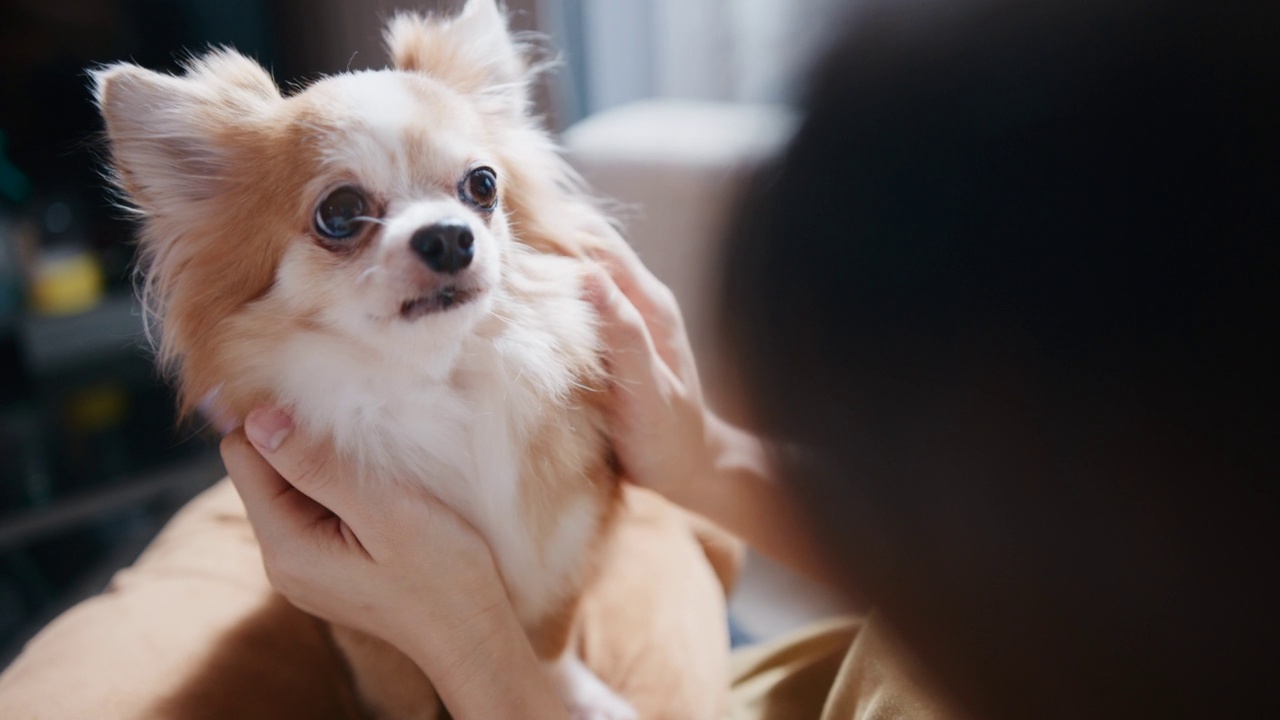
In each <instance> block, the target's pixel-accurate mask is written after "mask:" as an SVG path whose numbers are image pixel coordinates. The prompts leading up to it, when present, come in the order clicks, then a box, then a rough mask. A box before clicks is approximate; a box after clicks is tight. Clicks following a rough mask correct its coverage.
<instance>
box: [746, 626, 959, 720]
mask: <svg viewBox="0 0 1280 720" xmlns="http://www.w3.org/2000/svg"><path fill="white" fill-rule="evenodd" d="M957 717H958V715H957V714H955V713H953V712H950V711H948V710H945V709H944V708H943V706H942V703H941V702H940V701H939V699H938V698H937V697H936V696H935V695H934V694H933V693H932V692H930V691H929V690H928V689H927V687H926V686H925V684H924V682H923V681H922V680H921V679H920V678H919V677H918V675H917V674H916V673H914V672H912V670H911V668H910V665H909V664H908V663H907V662H905V661H904V660H903V658H902V656H901V653H900V652H898V651H897V650H896V649H895V647H894V645H893V643H892V642H891V641H890V639H889V638H888V635H887V633H886V632H885V631H884V630H883V629H882V627H881V622H880V621H879V620H878V619H877V618H876V616H875V615H871V616H870V617H867V618H854V619H842V620H834V621H830V622H827V623H823V624H820V625H817V626H814V627H812V628H810V629H807V630H804V631H801V632H799V633H796V634H794V635H790V636H787V637H784V638H780V639H778V640H775V641H771V642H769V643H764V644H762V645H759V646H754V647H750V648H746V649H744V650H741V651H739V652H737V653H735V655H734V658H733V691H732V693H731V694H730V697H729V708H728V712H727V714H726V716H725V720H908V719H910V720H917V719H925V718H928V719H930V720H934V719H936V720H943V719H947V720H952V719H954V718H957Z"/></svg>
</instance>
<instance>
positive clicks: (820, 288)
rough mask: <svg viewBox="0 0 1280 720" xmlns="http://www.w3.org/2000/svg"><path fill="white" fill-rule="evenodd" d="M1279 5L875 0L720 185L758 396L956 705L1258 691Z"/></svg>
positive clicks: (1272, 476) (1266, 529)
mask: <svg viewBox="0 0 1280 720" xmlns="http://www.w3.org/2000/svg"><path fill="white" fill-rule="evenodd" d="M1278 16H1280V10H1278V9H1277V6H1276V5H1275V4H1274V3H1244V2H1239V3H1237V2H1223V3H1212V2H1210V3H1193V2H1182V1H1172V2H1166V1H1157V0H1143V1H1139V0H1107V1H1106V2H1096V1H1091V2H1083V3H1082V2H1073V3H1068V2H1058V3H1045V2H1028V1H1027V0H1010V1H1008V2H990V1H988V2H958V3H944V2H918V1H910V2H908V1H905V0H888V1H887V2H883V3H875V4H872V5H871V7H870V8H869V9H867V10H865V11H864V12H861V13H858V14H857V15H856V16H855V17H854V19H853V20H854V22H853V24H852V26H851V31H850V32H849V33H848V34H846V35H844V36H843V37H842V38H841V41H840V43H839V45H838V46H837V47H835V48H834V49H833V50H832V52H831V53H830V54H829V55H828V56H827V57H826V59H825V60H824V61H823V62H822V63H821V65H820V66H819V68H818V70H817V72H816V73H815V75H814V77H813V81H812V86H811V88H810V92H809V94H808V96H807V99H806V100H805V103H804V111H805V120H804V122H803V124H802V127H801V128H800V130H799V132H798V133H797V135H796V137H795V138H794V140H793V141H792V143H791V144H790V146H789V147H788V149H787V150H786V152H785V154H784V156H783V157H782V158H780V160H779V161H777V163H776V164H774V165H772V166H770V167H768V168H766V169H765V170H764V171H762V172H761V173H760V174H759V176H758V177H757V178H756V181H755V183H754V185H753V188H752V189H751V190H750V191H749V192H748V193H747V195H746V196H745V197H744V198H743V200H742V202H741V204H740V208H739V211H738V212H737V213H736V215H735V219H734V229H733V230H732V231H731V233H730V236H729V238H728V247H727V256H726V259H725V266H726V270H725V282H724V290H723V297H722V301H723V308H722V313H723V318H724V323H725V327H726V339H727V341H728V343H729V345H730V347H731V349H732V350H733V351H734V352H733V356H734V357H735V358H737V362H738V363H739V368H738V369H739V376H740V378H741V380H742V384H743V387H744V389H745V392H746V394H747V396H748V399H749V403H750V408H751V411H752V414H753V418H754V420H755V421H756V423H757V424H758V428H759V429H760V430H761V431H763V432H765V433H767V434H770V435H772V436H774V437H777V438H778V439H780V440H783V441H789V442H792V443H794V444H795V445H796V446H797V447H798V448H799V450H798V451H797V452H795V453H789V454H788V455H787V457H788V458H790V459H789V460H783V461H781V463H782V465H783V467H782V470H783V473H784V475H785V479H786V481H788V482H789V483H790V486H791V487H792V488H793V490H794V492H795V494H796V496H797V498H798V499H799V501H800V502H801V505H802V507H804V508H805V509H806V510H807V511H808V512H809V513H810V514H811V515H812V517H813V519H814V521H815V523H814V527H815V528H816V531H817V533H818V535H819V538H820V539H821V540H822V541H824V544H825V546H826V547H827V549H828V550H829V552H830V554H831V558H832V560H833V561H834V563H835V564H836V565H837V566H838V568H839V569H840V571H841V572H843V573H844V577H843V578H842V580H844V581H845V582H847V583H848V584H849V587H850V588H853V589H856V590H857V591H858V592H859V593H860V594H862V595H863V596H865V597H866V598H868V599H870V600H871V601H872V602H874V603H876V604H877V605H878V606H879V607H880V609H881V611H882V612H884V613H885V615H886V616H887V617H888V618H889V620H890V621H891V623H893V624H894V625H895V626H896V627H897V629H898V631H899V633H900V634H901V635H902V637H903V639H904V640H906V641H907V642H908V643H909V644H910V645H911V646H912V647H913V648H914V649H915V650H916V652H917V653H918V654H919V655H920V658H921V660H922V661H923V662H924V663H925V664H926V666H927V667H928V668H929V669H931V670H932V671H933V673H934V675H935V677H936V679H937V680H938V681H939V682H940V683H941V684H942V686H943V688H944V689H945V690H946V691H949V692H951V693H953V694H954V695H955V697H956V698H957V699H958V700H960V701H961V702H962V703H963V704H964V705H965V706H966V707H968V708H969V709H971V710H973V711H974V712H975V714H978V715H980V716H985V717H1050V716H1055V715H1058V716H1064V717H1065V716H1070V717H1084V716H1097V715H1100V714H1125V713H1131V712H1133V711H1134V710H1135V709H1143V708H1145V710H1147V711H1151V712H1156V711H1158V710H1159V711H1175V712H1183V713H1187V714H1195V713H1197V712H1199V711H1203V710H1206V709H1208V708H1213V707H1218V708H1229V707H1231V706H1233V704H1234V705H1248V704H1249V703H1253V702H1258V703H1265V702H1267V700H1266V699H1265V698H1264V697H1262V695H1263V693H1265V692H1266V688H1265V686H1264V685H1260V684H1258V683H1259V682H1261V679H1262V678H1264V677H1266V673H1265V671H1264V668H1263V665H1262V661H1261V658H1262V652H1261V651H1260V650H1259V648H1261V647H1263V646H1264V643H1266V642H1268V641H1271V640H1274V639H1275V638H1276V633H1275V623H1274V621H1271V620H1266V621H1265V624H1263V623H1264V619H1265V618H1266V617H1267V615H1266V614H1265V613H1264V612H1263V610H1264V608H1265V609H1267V610H1268V611H1269V610H1270V608H1269V606H1270V604H1271V601H1270V598H1274V595H1273V594H1271V591H1270V590H1269V589H1268V588H1269V586H1270V584H1271V583H1270V578H1269V577H1268V576H1269V575H1270V570H1271V569H1272V568H1273V567H1274V564H1275V563H1274V562H1272V561H1271V559H1270V558H1271V556H1273V555H1274V550H1273V549H1271V547H1270V545H1271V544H1273V543H1274V536H1273V532H1272V527H1271V521H1272V520H1273V519H1274V517H1275V514H1276V513H1275V497H1274V489H1273V486H1274V484H1275V483H1276V482H1277V480H1278V479H1280V474H1278V473H1277V453H1276V449H1277V445H1280V442H1278V440H1277V438H1276V434H1275V429H1276V423H1275V422H1273V421H1272V420H1271V418H1270V415H1269V413H1271V412H1274V411H1275V406H1276V404H1277V403H1276V400H1277V396H1276V392H1275V390H1274V388H1273V385H1274V384H1275V382H1274V379H1273V378H1272V377H1271V376H1272V375H1273V374H1275V373H1276V372H1277V368H1280V364H1278V363H1277V362H1276V360H1277V358H1276V354H1275V353H1274V351H1273V350H1272V349H1271V345H1272V344H1274V340H1273V339H1272V338H1271V336H1272V335H1273V334H1274V333H1275V331H1276V328H1277V323H1276V316H1275V315H1274V310H1273V309H1272V306H1274V305H1275V304H1276V303H1275V298H1274V295H1275V294H1276V293H1275V291H1274V290H1273V288H1274V287H1275V283H1276V282H1277V280H1278V279H1280V276H1278V274H1277V271H1280V263H1277V258H1278V257H1280V254H1278V253H1277V245H1278V244H1280V210H1277V208H1278V207H1280V199H1278V198H1277V194H1276V192H1277V191H1276V188H1278V187H1280V182H1277V179H1278V178H1277V174H1278V173H1277V170H1278V168H1280V157H1278V156H1277V153H1276V146H1277V140H1276V135H1277V133H1280V49H1278V48H1280V46H1277V41H1276V38H1277V37H1280V35H1278V34H1277V33H1280V23H1278V22H1277V18H1278ZM1255 662H1256V663H1257V664H1256V666H1255V665H1253V663H1255ZM1249 694H1253V695H1252V696H1250V695H1249ZM1082 713H1083V714H1082ZM1146 714H1147V712H1143V715H1144V716H1145V715H1146Z"/></svg>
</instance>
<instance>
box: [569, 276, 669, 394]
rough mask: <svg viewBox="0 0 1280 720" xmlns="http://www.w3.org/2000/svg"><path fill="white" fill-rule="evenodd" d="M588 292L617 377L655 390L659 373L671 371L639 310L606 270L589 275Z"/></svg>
mask: <svg viewBox="0 0 1280 720" xmlns="http://www.w3.org/2000/svg"><path fill="white" fill-rule="evenodd" d="M586 291H587V296H588V297H589V298H590V300H591V303H592V304H593V305H594V306H595V308H596V312H597V313H599V315H600V335H601V339H602V340H603V341H604V344H605V347H606V348H607V357H608V360H609V368H610V370H611V371H612V372H613V374H614V376H615V377H616V378H617V379H618V381H619V382H620V383H621V384H622V385H623V386H624V387H627V388H629V389H632V390H636V391H638V392H643V391H645V390H651V389H653V387H654V385H655V382H656V380H657V378H658V377H660V373H662V372H664V371H665V372H669V370H667V368H666V366H665V365H663V364H662V362H661V360H660V359H659V357H658V354H657V349H656V348H655V347H654V344H653V338H652V337H651V336H650V334H649V329H648V327H647V326H646V324H645V322H644V318H643V317H641V315H640V311H639V310H637V309H636V307H635V306H634V305H633V304H632V303H631V301H630V300H629V299H627V297H626V296H625V295H623V294H622V293H621V292H619V290H618V288H617V286H616V285H614V283H613V281H612V280H610V279H609V277H608V276H606V275H604V274H603V273H600V272H592V273H589V274H588V275H587V278H586Z"/></svg>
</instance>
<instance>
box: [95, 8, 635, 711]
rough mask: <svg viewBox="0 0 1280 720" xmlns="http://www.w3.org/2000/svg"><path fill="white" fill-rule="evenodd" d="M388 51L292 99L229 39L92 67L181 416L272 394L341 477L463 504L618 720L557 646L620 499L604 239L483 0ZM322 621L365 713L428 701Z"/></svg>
mask: <svg viewBox="0 0 1280 720" xmlns="http://www.w3.org/2000/svg"><path fill="white" fill-rule="evenodd" d="M386 41H387V45H388V47H389V50H390V54H391V57H392V59H393V61H394V69H389V70H383V71H376V72H353V73H346V74H342V75H337V76H333V77H328V78H325V79H322V80H319V81H318V82H315V83H314V84H312V85H310V86H309V87H307V88H305V89H304V90H301V91H299V92H297V93H296V94H292V95H288V96H285V95H282V94H281V92H280V90H279V89H278V88H277V86H276V84H275V83H274V81H273V80H272V79H271V77H270V76H269V75H268V74H267V72H265V71H264V70H263V69H262V68H261V67H260V66H259V65H258V64H256V63H255V62H253V61H252V60H249V59H248V58H245V57H244V56H242V55H239V54H238V53H236V52H234V51H231V50H216V51H212V52H209V53H208V54H206V55H204V56H203V57H199V58H196V59H194V60H191V61H190V62H189V63H188V64H187V67H186V73H185V74H184V75H181V76H171V75H164V74H159V73H155V72H151V71H148V70H144V69H142V68H139V67H137V66H134V65H130V64H117V65H112V66H109V67H105V68H102V69H100V70H98V71H96V72H95V73H94V80H95V86H96V87H95V90H96V98H97V102H98V105H99V107H100V109H101V111H102V114H103V116H104V117H105V119H106V128H107V136H108V140H109V144H110V150H111V164H112V165H113V168H114V171H115V180H116V183H117V185H118V187H119V188H120V189H121V190H122V192H123V193H124V194H125V195H126V196H127V198H128V200H129V201H130V202H131V204H132V206H133V207H134V208H135V209H136V211H137V214H138V215H139V217H140V219H141V220H142V224H143V230H142V236H141V258H142V264H141V271H142V277H143V295H144V301H145V304H146V306H147V308H148V310H149V312H150V313H152V315H153V318H154V320H156V321H158V322H157V323H155V324H156V326H157V327H158V328H159V338H158V356H159V360H160V361H161V363H162V365H163V367H165V368H166V369H167V370H168V371H169V372H170V373H171V374H172V375H173V377H174V378H175V379H176V384H177V387H178V389H179V395H180V399H181V404H182V409H183V411H184V412H187V413H190V412H193V411H194V410H195V409H196V408H197V407H202V408H205V409H206V410H207V409H210V408H211V409H212V411H213V412H214V413H215V414H217V415H218V416H219V417H221V418H223V419H225V420H227V421H230V422H231V423H233V424H235V423H239V422H240V421H242V420H243V418H244V416H245V415H246V414H247V413H248V412H249V410H250V409H252V408H253V407H255V406H257V405H259V404H263V403H276V404H280V405H283V406H287V407H289V408H291V410H292V412H293V414H294V418H295V421H296V422H297V423H298V424H299V425H300V426H301V427H302V428H304V429H305V430H307V431H308V432H309V433H310V434H311V435H312V436H315V437H322V438H326V439H328V440H329V445H330V446H331V447H332V452H333V458H332V459H331V461H332V462H334V463H339V467H341V468H343V469H344V471H345V472H346V476H347V477H350V478H351V479H352V481H355V479H356V478H362V479H364V480H367V481H371V482H410V483H420V484H421V485H422V486H424V487H425V488H427V489H428V490H430V491H431V492H432V493H433V494H435V495H436V496H437V497H439V498H440V499H442V500H443V501H444V502H446V503H448V504H449V505H450V506H451V507H453V508H454V509H456V510H457V511H459V512H460V513H461V514H462V515H464V516H465V517H466V518H467V519H468V520H469V521H470V522H472V523H473V524H474V525H475V526H476V528H478V529H479V531H480V532H481V533H482V534H483V535H484V536H485V538H486V539H487V540H488V542H489V544H490V547H491V548H492V550H493V553H494V556H495V560H496V562H497V565H498V567H499V570H500V572H501V574H502V578H503V581H504V583H505V584H506V587H507V590H508V594H509V596H510V598H511V601H512V603H513V605H514V607H515V611H516V613H517V614H518V616H519V618H520V620H521V622H522V623H523V625H524V627H525V629H526V630H527V632H528V635H529V639H530V641H531V643H532V645H533V647H534V649H535V651H536V652H537V654H538V656H539V657H540V658H541V659H543V660H544V661H545V663H546V665H547V668H548V671H549V672H550V673H551V674H552V676H553V677H554V679H555V680H556V682H557V687H559V688H560V690H561V692H562V695H563V697H564V700H565V703H566V705H567V706H568V707H569V709H570V711H571V713H572V714H573V715H574V716H575V717H579V718H593V719H601V720H623V719H624V718H633V717H634V716H635V713H634V711H633V710H632V709H631V707H630V706H629V705H628V704H627V702H626V701H624V700H623V699H621V698H619V697H618V696H617V695H616V694H614V693H613V691H611V690H610V689H609V688H607V687H606V686H605V685H604V684H603V683H602V682H601V681H600V680H599V679H598V678H596V677H595V676H594V675H593V674H592V673H591V672H590V671H589V670H587V669H586V667H585V666H584V665H583V664H582V663H581V662H580V661H579V660H578V659H577V658H576V657H575V656H574V655H573V653H572V652H571V651H570V650H569V641H570V637H571V635H572V633H573V626H574V613H575V605H576V603H577V601H578V598H579V596H580V594H581V592H582V588H583V587H584V585H585V583H586V582H587V581H588V580H589V577H590V575H591V572H592V558H593V556H595V555H598V553H597V552H596V551H597V549H598V548H599V547H600V544H601V541H602V540H603V539H604V538H605V536H606V534H607V532H608V528H609V526H610V523H611V521H612V518H613V516H614V514H615V510H616V508H617V503H618V501H619V492H620V489H619V484H618V482H619V481H618V470H617V468H616V463H615V461H614V458H613V455H612V451H611V448H610V444H609V441H608V438H607V436H606V432H605V410H604V408H603V406H602V403H603V398H604V397H605V394H604V393H603V392H602V391H603V390H604V389H605V387H606V383H607V377H606V372H605V368H604V367H603V364H602V360H601V348H600V347H599V346H598V338H597V334H596V330H595V325H594V323H595V316H594V314H593V312H592V310H591V308H590V305H589V304H588V303H587V302H586V301H585V300H583V299H582V298H581V297H580V285H581V283H580V279H581V276H582V272H583V268H584V263H583V261H582V260H581V259H580V258H582V257H584V256H585V255H586V254H587V253H588V252H589V251H590V250H591V249H593V248H599V247H605V246H608V245H609V244H612V243H620V242H622V240H621V239H620V238H619V237H618V236H617V234H616V233H615V232H614V231H613V230H612V228H611V227H610V225H609V223H608V221H607V220H606V218H605V217H604V216H603V215H602V214H601V213H600V212H599V211H598V210H597V209H596V208H595V207H594V206H593V204H592V203H591V202H590V201H589V200H588V199H587V198H586V196H585V195H584V194H583V192H582V191H581V190H580V187H581V186H580V184H579V183H578V182H577V181H576V180H575V176H574V174H573V173H572V171H571V170H569V168H568V167H567V166H566V165H565V164H564V162H563V161H562V160H561V159H560V158H559V157H558V156H557V154H556V150H555V147H554V145H553V143H552V141H551V140H550V139H549V137H548V136H547V134H546V133H545V132H544V131H543V130H542V129H541V128H540V126H539V125H538V124H537V123H536V122H535V121H534V120H532V119H531V118H530V116H529V112H528V99H527V85H528V80H529V77H530V74H531V73H530V70H529V69H528V66H527V63H526V60H525V57H524V55H525V53H524V48H523V47H522V46H521V45H520V44H519V43H518V42H517V41H516V40H515V39H514V38H513V37H512V35H511V34H510V33H509V31H508V29H507V25H506V20H505V17H504V16H503V13H502V12H501V10H500V9H499V8H498V7H497V5H496V3H495V0H469V2H468V3H467V5H466V7H465V8H464V9H463V11H462V12H461V13H460V14H459V15H458V16H456V17H453V18H440V17H419V16H415V15H401V16H399V17H397V18H395V19H394V20H393V21H392V22H391V23H390V24H389V26H388V28H387V30H386ZM334 638H335V640H336V641H337V643H338V645H339V646H340V647H341V648H342V650H343V651H344V653H345V655H346V657H347V659H348V661H349V664H350V667H351V670H352V674H353V677H354V681H355V684H356V687H357V691H358V692H359V694H360V696H361V698H362V700H363V701H364V702H365V704H366V706H367V709H368V710H370V711H371V712H372V713H373V714H375V715H376V716H378V717H380V718H395V719H396V720H401V719H403V718H427V717H435V716H436V715H437V714H438V713H439V706H438V700H437V699H436V697H435V694H434V692H433V691H432V690H431V687H430V684H429V683H428V682H427V680H426V678H424V677H423V676H422V674H421V673H420V672H419V671H418V670H417V668H416V667H415V666H413V664H412V663H411V662H410V661H409V660H408V659H407V658H405V657H404V656H402V655H400V654H399V653H398V652H397V651H395V650H394V649H393V648H391V647H390V646H389V645H386V644H385V643H382V642H380V641H377V640H375V639H373V638H371V637H368V636H365V635H361V634H358V633H356V632H354V631H351V630H349V629H344V628H338V627H335V628H334Z"/></svg>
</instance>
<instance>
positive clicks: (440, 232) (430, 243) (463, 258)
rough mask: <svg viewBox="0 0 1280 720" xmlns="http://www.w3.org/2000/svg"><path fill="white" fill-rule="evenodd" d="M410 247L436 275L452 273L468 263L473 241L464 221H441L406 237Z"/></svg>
mask: <svg viewBox="0 0 1280 720" xmlns="http://www.w3.org/2000/svg"><path fill="white" fill-rule="evenodd" d="M409 247H411V248H413V251H414V252H415V253H417V254H418V257H420V258H422V261H423V262H425V263H426V264H427V267H429V268H431V269H432V270H435V271H436V272H442V273H449V274H453V273H456V272H458V271H459V270H462V269H463V268H465V267H466V266H468V265H470V264H471V258H473V257H475V254H476V238H475V236H474V235H472V234H471V226H470V225H468V224H467V223H466V222H465V221H463V220H457V219H449V220H441V221H440V222H438V223H436V224H435V225H430V226H428V227H424V228H422V229H421V230H419V231H418V232H416V233H414V234H413V237H412V238H409Z"/></svg>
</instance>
